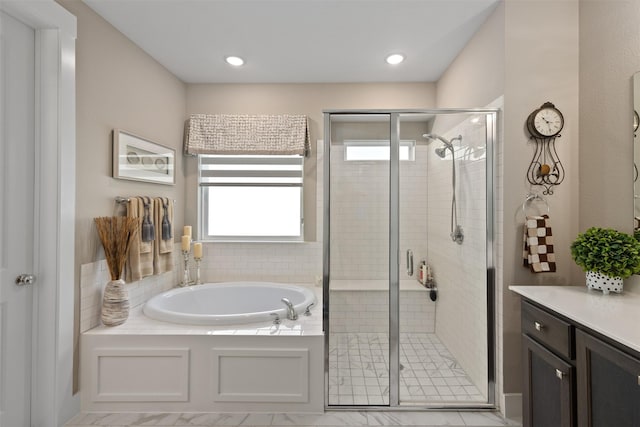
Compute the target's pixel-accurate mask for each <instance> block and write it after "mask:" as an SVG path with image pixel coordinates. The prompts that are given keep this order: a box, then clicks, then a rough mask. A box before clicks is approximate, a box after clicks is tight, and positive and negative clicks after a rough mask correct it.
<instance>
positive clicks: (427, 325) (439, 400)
mask: <svg viewBox="0 0 640 427" xmlns="http://www.w3.org/2000/svg"><path fill="white" fill-rule="evenodd" d="M398 121H399V124H398V129H399V134H400V147H402V146H403V145H410V146H411V147H412V155H411V156H409V157H408V158H403V157H402V156H401V157H400V162H399V201H398V203H399V209H398V210H399V242H400V243H399V250H400V254H401V255H402V257H401V260H404V258H405V257H406V255H407V254H409V255H410V258H412V259H413V267H412V268H411V265H409V266H408V268H407V265H401V268H400V271H399V275H400V278H399V296H398V300H399V307H400V308H399V347H400V349H399V359H400V360H399V365H400V366H399V368H400V370H399V376H398V382H399V384H398V386H399V404H400V405H413V406H442V407H447V406H460V405H477V404H483V403H485V404H486V403H487V401H488V377H487V375H488V357H489V352H488V347H487V342H488V339H487V298H488V286H487V220H486V218H487V197H486V194H487V193H486V183H487V181H486V176H487V158H486V154H487V117H486V114H485V113H475V112H474V113H453V112H447V113H431V114H428V113H411V114H400V115H399V120H398ZM392 377H393V375H392Z"/></svg>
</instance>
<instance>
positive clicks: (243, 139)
mask: <svg viewBox="0 0 640 427" xmlns="http://www.w3.org/2000/svg"><path fill="white" fill-rule="evenodd" d="M185 136H186V137H185V147H184V151H185V153H186V154H191V155H195V154H262V155H263V154H300V155H306V153H307V150H308V147H309V126H308V120H307V116H303V115H234V114H214V115H210V114H192V115H191V117H190V118H189V121H188V123H187V127H186V135H185Z"/></svg>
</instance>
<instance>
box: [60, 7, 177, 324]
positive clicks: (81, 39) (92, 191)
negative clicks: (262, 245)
mask: <svg viewBox="0 0 640 427" xmlns="http://www.w3.org/2000/svg"><path fill="white" fill-rule="evenodd" d="M60 4H62V6H64V7H65V8H66V9H67V10H69V11H70V12H71V13H73V14H74V15H75V16H76V17H77V18H78V39H77V43H76V67H77V68H76V111H77V113H76V116H77V117H76V119H77V125H76V131H77V137H76V155H77V160H76V168H77V169H76V171H77V172H76V173H77V176H76V245H75V253H76V256H75V257H76V260H75V272H76V281H75V282H76V304H75V306H76V309H77V308H78V307H79V304H78V299H79V277H80V266H81V265H82V264H85V263H88V262H93V261H96V260H97V259H98V258H99V257H103V255H102V252H101V248H100V243H99V240H98V238H97V234H96V232H95V227H94V225H93V218H94V217H98V216H109V215H113V214H114V213H115V211H114V209H115V208H116V206H115V203H114V197H115V196H134V195H150V196H165V197H169V198H170V199H175V200H176V206H177V207H178V208H177V209H176V210H175V218H174V223H175V224H176V225H177V226H181V225H182V223H183V209H182V208H180V207H181V206H183V204H184V191H183V189H184V178H183V176H184V174H183V161H182V160H183V157H182V156H181V145H182V133H183V121H184V116H185V111H186V106H185V100H186V96H185V85H184V84H183V83H182V82H180V81H179V80H178V79H177V78H176V77H174V76H173V75H172V74H171V73H169V72H168V71H167V70H166V69H165V68H163V67H162V66H161V65H160V64H158V63H157V62H156V61H155V60H153V59H152V58H151V57H149V56H148V55H147V54H146V53H144V52H143V51H142V50H141V49H140V48H138V47H137V46H135V45H134V44H133V43H132V42H131V41H129V39H127V38H126V37H125V36H124V35H122V34H121V33H120V32H118V31H117V30H116V29H115V28H113V27H112V26H111V25H110V24H108V23H107V22H106V21H104V20H103V19H102V18H100V17H99V16H98V15H96V14H95V13H94V12H93V11H92V10H91V9H90V8H88V7H87V6H86V5H85V4H84V3H82V2H81V1H74V0H60ZM114 128H120V129H124V130H127V131H130V132H132V133H135V134H137V135H139V136H142V137H145V138H147V139H150V140H152V141H155V142H157V143H159V144H162V145H165V146H169V147H173V148H175V149H176V151H177V156H176V185H175V186H166V185H158V184H148V183H137V182H133V181H124V180H118V179H113V178H112V177H111V159H112V157H111V150H112V149H111V131H112V130H113V129H114ZM76 317H77V316H76ZM76 323H77V322H76Z"/></svg>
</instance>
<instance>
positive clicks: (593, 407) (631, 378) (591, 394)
mask: <svg viewBox="0 0 640 427" xmlns="http://www.w3.org/2000/svg"><path fill="white" fill-rule="evenodd" d="M576 355H577V360H576V365H577V368H578V384H577V385H578V419H579V420H580V425H581V426H589V427H609V426H616V427H632V426H635V427H637V426H640V359H638V358H636V357H632V356H631V355H629V354H627V353H626V352H623V351H620V350H619V349H617V348H615V347H613V346H612V345H609V344H607V343H605V342H603V341H601V340H599V339H597V338H595V337H593V336H592V335H590V334H588V333H586V332H583V331H581V330H578V331H577V332H576Z"/></svg>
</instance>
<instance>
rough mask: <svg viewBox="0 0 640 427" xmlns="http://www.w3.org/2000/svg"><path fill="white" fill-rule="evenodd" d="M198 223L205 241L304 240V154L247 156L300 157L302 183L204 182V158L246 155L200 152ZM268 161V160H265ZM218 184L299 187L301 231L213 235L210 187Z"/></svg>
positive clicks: (263, 241) (261, 241)
mask: <svg viewBox="0 0 640 427" xmlns="http://www.w3.org/2000/svg"><path fill="white" fill-rule="evenodd" d="M197 157H198V213H197V214H198V224H199V229H200V230H201V232H200V237H201V239H200V240H202V241H205V242H243V243H251V242H255V243H268V242H273V243H277V242H283V243H291V242H304V160H305V157H304V156H296V155H286V156H285V155H282V156H274V155H247V157H251V158H264V159H268V158H274V157H290V158H297V157H299V158H300V159H299V160H300V183H299V184H298V183H268V182H258V183H250V182H243V183H203V182H202V181H203V180H202V173H201V172H202V159H203V158H207V157H219V158H224V157H235V158H239V157H245V156H238V155H206V154H199V155H198V156H197ZM265 163H268V162H265ZM216 186H224V187H265V188H269V187H270V188H275V187H298V188H299V189H300V211H299V218H300V227H299V233H298V235H296V236H282V235H268V236H260V235H213V234H209V227H208V218H209V191H208V188H209V187H216Z"/></svg>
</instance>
